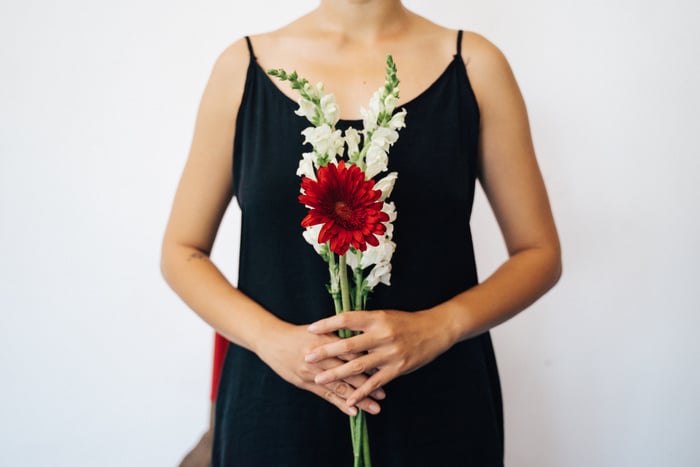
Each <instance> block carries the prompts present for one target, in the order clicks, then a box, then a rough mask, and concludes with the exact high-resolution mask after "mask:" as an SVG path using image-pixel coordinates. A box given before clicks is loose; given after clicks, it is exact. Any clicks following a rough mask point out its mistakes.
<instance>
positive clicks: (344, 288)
mask: <svg viewBox="0 0 700 467" xmlns="http://www.w3.org/2000/svg"><path fill="white" fill-rule="evenodd" d="M338 268H339V269H340V270H339V271H338V272H339V274H340V296H341V299H342V303H343V311H350V308H351V307H350V284H349V283H348V263H347V260H346V258H345V255H341V256H340V258H339V260H338Z"/></svg>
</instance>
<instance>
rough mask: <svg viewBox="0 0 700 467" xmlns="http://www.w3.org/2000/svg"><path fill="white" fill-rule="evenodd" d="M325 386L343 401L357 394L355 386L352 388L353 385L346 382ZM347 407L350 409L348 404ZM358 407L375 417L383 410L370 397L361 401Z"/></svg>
mask: <svg viewBox="0 0 700 467" xmlns="http://www.w3.org/2000/svg"><path fill="white" fill-rule="evenodd" d="M365 379H366V378H365ZM363 382H364V381H363ZM325 386H326V387H327V388H328V389H330V390H332V391H333V392H334V393H335V395H336V396H338V397H340V399H342V400H343V401H345V400H346V399H347V397H348V396H349V395H350V394H352V393H354V392H355V386H352V385H351V384H349V383H347V382H345V381H338V382H335V383H331V384H327V385H325ZM345 405H346V406H347V407H350V406H349V405H347V403H346V404H345ZM357 407H359V408H361V409H362V410H364V411H365V412H369V413H371V414H375V415H376V414H378V413H379V411H380V410H381V406H380V405H379V404H378V403H377V402H376V401H374V400H372V399H370V398H369V397H366V398H364V399H362V400H360V401H359V402H358V403H357Z"/></svg>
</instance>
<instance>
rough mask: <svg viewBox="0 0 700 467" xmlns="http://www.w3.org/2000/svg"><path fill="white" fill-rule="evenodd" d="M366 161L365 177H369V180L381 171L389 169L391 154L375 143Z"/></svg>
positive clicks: (368, 152)
mask: <svg viewBox="0 0 700 467" xmlns="http://www.w3.org/2000/svg"><path fill="white" fill-rule="evenodd" d="M365 163H366V167H365V177H367V180H369V179H370V178H373V177H374V176H375V175H377V174H378V173H379V172H386V171H387V166H388V165H389V156H388V155H387V153H386V151H384V150H383V149H382V148H380V147H378V146H375V145H374V144H373V145H371V146H370V148H369V150H368V151H367V156H366V157H365Z"/></svg>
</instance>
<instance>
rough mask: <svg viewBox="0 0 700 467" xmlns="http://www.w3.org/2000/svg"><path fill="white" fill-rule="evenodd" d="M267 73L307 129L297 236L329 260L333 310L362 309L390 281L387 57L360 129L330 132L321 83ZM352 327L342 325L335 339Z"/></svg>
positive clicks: (392, 119) (391, 102)
mask: <svg viewBox="0 0 700 467" xmlns="http://www.w3.org/2000/svg"><path fill="white" fill-rule="evenodd" d="M268 73H269V74H270V75H272V76H275V77H277V78H279V79H280V80H283V81H289V82H290V84H291V86H292V89H294V90H296V91H297V93H298V94H299V99H298V101H297V103H298V104H299V108H298V109H297V110H296V111H295V113H296V114H297V115H299V116H301V117H305V118H306V119H307V120H308V121H309V122H311V124H312V126H309V127H307V128H306V129H304V130H303V131H302V135H303V136H304V138H305V139H304V144H310V145H311V147H312V150H311V151H309V152H305V153H303V154H302V158H301V160H300V162H299V167H298V169H297V172H296V174H297V175H298V176H301V177H302V179H301V188H300V191H301V194H300V195H299V201H300V202H301V203H302V204H304V205H305V206H307V207H308V209H309V211H308V213H307V215H306V217H304V219H303V220H302V221H301V225H302V227H304V228H305V231H304V233H303V236H304V239H305V240H306V241H307V242H308V243H310V244H311V245H312V246H313V247H314V249H315V250H316V252H317V253H318V254H319V255H320V256H321V257H322V258H323V260H324V261H325V262H326V263H328V271H329V276H330V281H329V284H328V292H329V294H330V295H331V297H332V299H333V304H334V307H335V312H336V314H339V313H343V312H346V311H351V310H363V309H365V307H366V304H367V297H368V296H369V294H370V292H371V291H372V290H373V289H374V287H375V286H377V285H378V284H379V283H383V284H385V285H391V282H390V281H391V257H392V255H393V254H394V251H395V250H396V244H395V243H394V242H393V241H392V237H393V222H394V220H395V219H396V207H395V206H394V203H393V202H390V201H387V199H388V198H389V196H390V195H391V192H392V190H393V188H394V183H395V182H396V179H397V176H398V174H397V173H396V172H389V173H387V174H385V175H383V176H382V177H381V178H379V179H377V180H375V178H376V177H377V176H379V175H380V174H383V173H384V172H387V171H388V163H389V159H388V152H389V149H390V147H391V146H392V145H393V144H394V143H396V141H397V140H398V137H399V130H400V129H401V128H404V127H405V123H404V122H405V118H406V110H405V109H402V110H400V111H395V110H396V104H397V102H398V99H399V88H398V85H399V79H398V78H397V75H396V64H395V63H394V60H393V58H392V56H391V55H388V56H387V60H386V76H385V80H384V85H383V86H382V87H381V88H379V89H377V91H376V92H375V93H374V94H373V95H372V97H371V99H370V101H369V105H368V108H366V109H365V108H361V109H360V112H361V114H362V123H363V128H362V130H360V131H358V130H357V129H355V128H352V127H349V128H348V129H346V130H345V131H341V130H339V129H336V124H337V123H338V121H339V118H340V109H339V107H338V104H337V102H336V99H335V96H334V95H333V94H328V93H326V92H325V90H324V87H323V83H318V84H317V85H316V86H312V85H311V84H310V83H309V82H308V80H306V79H304V78H302V77H300V76H299V75H298V74H297V72H296V71H294V72H292V73H287V72H286V71H284V70H282V69H276V70H269V71H268ZM351 335H352V332H351V331H349V330H346V329H344V330H341V331H340V337H342V338H346V337H350V336H351ZM350 428H351V438H352V445H353V456H354V465H355V467H371V465H372V464H371V459H370V455H369V435H368V432H367V424H366V417H365V413H364V412H363V411H362V410H358V414H357V415H355V416H353V417H350Z"/></svg>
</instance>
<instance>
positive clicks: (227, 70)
mask: <svg viewBox="0 0 700 467" xmlns="http://www.w3.org/2000/svg"><path fill="white" fill-rule="evenodd" d="M249 61H250V57H249V53H248V46H247V45H246V40H245V38H243V37H242V38H240V39H238V40H236V41H235V42H233V43H232V44H230V45H229V46H228V47H226V48H225V49H224V50H223V51H222V52H221V53H220V54H219V56H218V57H217V59H216V62H215V63H214V67H213V69H212V72H211V76H210V78H209V85H208V86H209V87H210V88H211V90H212V91H214V92H215V93H216V94H218V95H219V97H220V98H223V99H224V100H226V101H227V102H230V101H231V99H233V100H234V101H240V97H241V95H242V93H243V88H244V85H245V78H246V72H247V70H248V64H249Z"/></svg>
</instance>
